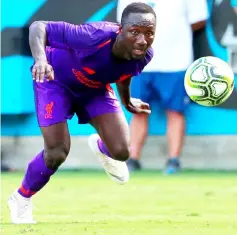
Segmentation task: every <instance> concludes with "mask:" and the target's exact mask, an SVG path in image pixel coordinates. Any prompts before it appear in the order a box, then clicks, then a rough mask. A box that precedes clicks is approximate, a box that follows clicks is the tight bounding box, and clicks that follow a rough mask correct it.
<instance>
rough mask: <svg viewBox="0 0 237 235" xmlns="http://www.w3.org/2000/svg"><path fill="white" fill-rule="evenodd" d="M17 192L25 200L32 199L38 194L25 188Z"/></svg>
mask: <svg viewBox="0 0 237 235" xmlns="http://www.w3.org/2000/svg"><path fill="white" fill-rule="evenodd" d="M17 192H18V193H19V194H20V195H21V196H22V197H24V198H31V197H32V196H33V195H34V194H35V193H36V192H34V191H31V190H26V189H25V188H24V187H23V186H21V187H20V188H19V189H18V190H17Z"/></svg>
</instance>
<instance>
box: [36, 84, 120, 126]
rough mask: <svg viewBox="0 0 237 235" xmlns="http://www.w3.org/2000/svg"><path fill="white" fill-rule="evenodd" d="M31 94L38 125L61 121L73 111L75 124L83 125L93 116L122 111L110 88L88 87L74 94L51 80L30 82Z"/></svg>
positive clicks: (69, 116) (69, 117)
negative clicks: (32, 94)
mask: <svg viewBox="0 0 237 235" xmlns="http://www.w3.org/2000/svg"><path fill="white" fill-rule="evenodd" d="M34 94H35V106H36V113H37V118H38V123H39V126H42V127H46V126H50V125H53V124H56V123H60V122H64V121H66V120H67V119H71V118H72V117H73V116H74V114H76V115H77V117H78V123H79V124H86V123H88V122H89V121H90V119H91V118H93V117H96V116H99V115H102V114H106V113H114V112H122V108H121V106H120V103H119V101H118V99H117V97H116V95H115V93H114V91H113V90H106V89H104V90H100V91H98V90H97V89H90V90H85V91H83V92H81V93H78V92H77V93H75V92H72V91H71V90H70V89H69V88H68V87H64V86H63V85H61V84H59V83H58V82H57V81H55V80H54V81H50V82H46V81H45V82H44V83H36V82H35V81H34Z"/></svg>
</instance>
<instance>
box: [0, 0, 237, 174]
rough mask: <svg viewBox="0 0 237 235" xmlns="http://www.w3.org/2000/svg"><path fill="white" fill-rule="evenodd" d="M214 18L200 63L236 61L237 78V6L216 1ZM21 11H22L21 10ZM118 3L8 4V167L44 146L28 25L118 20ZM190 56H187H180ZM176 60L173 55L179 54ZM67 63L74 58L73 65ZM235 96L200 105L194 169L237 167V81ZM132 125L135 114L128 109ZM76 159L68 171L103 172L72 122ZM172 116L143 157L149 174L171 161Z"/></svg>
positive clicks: (4, 118) (157, 127) (190, 134)
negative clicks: (168, 138) (214, 59)
mask: <svg viewBox="0 0 237 235" xmlns="http://www.w3.org/2000/svg"><path fill="white" fill-rule="evenodd" d="M207 4H208V10H209V15H210V17H209V19H208V22H207V24H206V28H205V29H204V30H200V31H198V32H197V33H194V40H193V46H194V54H195V58H199V57H201V56H207V55H212V56H216V57H219V58H221V59H223V60H225V61H226V62H228V63H229V64H230V65H231V66H232V68H233V70H234V72H235V79H236V75H237V10H236V9H237V2H236V1H234V0H233V1H230V0H208V1H207ZM13 6H14V7H13ZM116 13H117V1H115V0H90V1H84V0H67V1H64V0H33V1H32V0H21V1H19V0H2V25H1V39H2V43H1V47H2V48H1V49H2V53H1V66H2V70H1V124H2V125H1V154H2V162H1V164H2V170H13V169H14V170H22V169H25V167H26V165H27V162H28V161H29V160H30V159H31V158H32V156H34V155H35V154H36V153H37V152H39V151H40V150H41V149H42V147H43V140H42V138H41V133H40V129H39V128H38V124H37V119H36V116H35V110H34V98H33V90H32V79H31V74H30V66H31V65H32V62H33V60H32V57H31V53H30V49H29V44H28V28H29V25H30V24H31V23H32V22H33V21H35V20H52V21H67V22H70V23H74V24H80V23H84V22H93V21H101V20H107V21H114V22H116V19H117V18H116ZM180 56H182V55H180ZM171 57H172V56H171ZM65 63H66V61H65ZM235 88H236V89H235V90H234V92H233V94H232V96H231V97H230V98H229V99H228V100H227V101H226V102H225V103H224V104H223V105H221V106H219V107H212V108H209V107H201V106H199V105H197V104H194V103H192V104H191V105H190V106H189V108H188V110H187V112H186V114H185V118H186V125H187V129H186V133H185V135H186V138H185V143H184V147H183V151H182V166H183V168H187V169H216V170H218V169H222V170H228V169H229V170H233V169H237V160H236V158H237V147H236V143H237V82H236V84H235ZM125 114H126V117H127V120H128V122H130V120H131V115H130V114H129V113H127V112H125ZM69 127H70V132H71V134H72V148H71V152H70V155H69V157H68V159H67V161H66V162H65V164H64V165H63V166H62V168H68V169H72V168H76V169H81V168H97V167H99V165H98V163H97V161H95V159H94V156H93V155H92V153H91V152H90V149H89V148H88V146H87V136H88V135H89V134H91V133H93V132H94V130H93V128H92V127H90V126H89V125H80V126H78V124H77V120H76V119H72V120H71V121H69ZM165 133H166V116H165V113H164V111H163V110H162V109H159V107H158V106H155V107H154V108H153V109H152V115H151V116H150V118H149V137H148V139H147V141H146V143H145V147H144V149H143V152H142V156H143V157H142V159H141V162H142V165H143V167H144V168H146V169H161V168H163V166H164V164H165V159H166V156H167V141H166V136H165Z"/></svg>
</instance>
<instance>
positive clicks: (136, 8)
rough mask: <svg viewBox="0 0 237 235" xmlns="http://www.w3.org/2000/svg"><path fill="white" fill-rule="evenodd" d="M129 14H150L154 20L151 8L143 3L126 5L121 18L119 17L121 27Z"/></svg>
mask: <svg viewBox="0 0 237 235" xmlns="http://www.w3.org/2000/svg"><path fill="white" fill-rule="evenodd" d="M131 13H151V14H153V15H154V17H155V18H156V13H155V12H154V10H153V8H152V7H151V6H149V5H148V4H146V3H143V2H134V3H131V4H129V5H127V7H126V8H125V9H124V10H123V13H122V17H121V24H122V25H124V24H125V23H127V22H126V19H127V17H128V16H129V14H131Z"/></svg>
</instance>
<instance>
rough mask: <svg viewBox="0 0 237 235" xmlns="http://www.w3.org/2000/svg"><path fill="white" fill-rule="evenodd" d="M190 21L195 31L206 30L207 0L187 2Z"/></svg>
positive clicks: (190, 0)
mask: <svg viewBox="0 0 237 235" xmlns="http://www.w3.org/2000/svg"><path fill="white" fill-rule="evenodd" d="M186 9H187V17H188V21H189V23H190V25H191V27H192V29H193V31H198V30H200V29H203V28H205V26H206V21H207V19H208V8H207V2H206V0H186Z"/></svg>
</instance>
